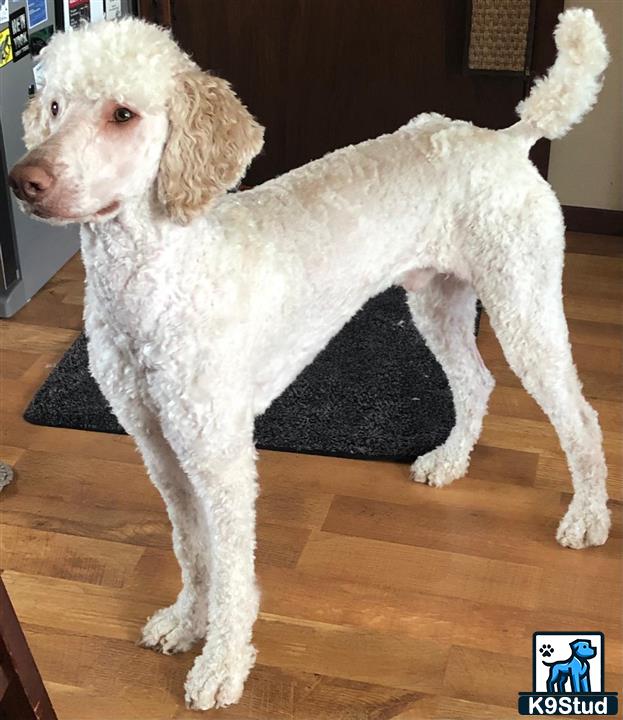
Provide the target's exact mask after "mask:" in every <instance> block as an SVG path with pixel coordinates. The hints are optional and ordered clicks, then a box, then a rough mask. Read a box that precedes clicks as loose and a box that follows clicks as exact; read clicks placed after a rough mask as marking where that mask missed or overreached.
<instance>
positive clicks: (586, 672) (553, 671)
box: [517, 630, 619, 717]
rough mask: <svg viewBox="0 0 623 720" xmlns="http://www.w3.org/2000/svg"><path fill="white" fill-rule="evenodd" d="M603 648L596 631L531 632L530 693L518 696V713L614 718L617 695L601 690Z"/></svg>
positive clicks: (603, 664) (603, 641) (599, 633)
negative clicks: (606, 716) (607, 716)
mask: <svg viewBox="0 0 623 720" xmlns="http://www.w3.org/2000/svg"><path fill="white" fill-rule="evenodd" d="M604 648H605V638H604V634H603V633H601V632H597V631H591V630H589V631H579V630H578V631H576V632H561V631H556V630H550V631H547V632H535V633H534V635H533V637H532V691H531V692H520V693H519V698H518V700H517V710H518V711H519V714H520V715H574V716H576V717H577V716H592V717H594V716H598V715H610V716H612V715H617V714H618V705H619V701H618V696H617V693H616V692H606V691H605V690H604V670H605V661H604ZM569 649H570V650H569ZM558 658H566V660H561V659H558Z"/></svg>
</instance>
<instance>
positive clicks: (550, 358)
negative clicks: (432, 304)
mask: <svg viewBox="0 0 623 720" xmlns="http://www.w3.org/2000/svg"><path fill="white" fill-rule="evenodd" d="M555 240H556V239H554V240H553V241H552V242H549V243H544V244H543V252H541V253H539V262H538V263H535V262H534V257H533V256H527V255H526V256H523V257H518V258H517V261H516V262H515V263H513V262H507V263H505V266H504V268H503V269H502V270H501V271H499V272H497V273H493V274H491V275H489V276H483V277H481V279H480V280H479V282H478V283H477V286H478V289H479V291H480V296H481V297H482V300H483V303H484V305H485V307H486V308H487V313H488V315H489V318H490V321H491V325H492V327H493V329H494V331H495V333H496V335H497V337H498V339H499V341H500V344H501V345H502V349H503V351H504V355H505V356H506V359H507V361H508V364H509V365H510V367H511V368H512V369H513V371H514V372H515V373H516V374H517V375H518V377H519V378H520V379H521V381H522V383H523V385H524V387H525V388H526V390H527V391H528V392H529V393H530V394H531V395H532V397H534V399H535V400H536V401H537V402H538V403H539V405H540V406H541V408H542V409H543V411H544V412H545V413H546V415H547V416H548V417H549V419H550V420H551V422H552V425H553V426H554V428H555V429H556V432H557V433H558V437H559V439H560V444H561V446H562V449H563V450H564V452H565V454H566V456H567V462H568V465H569V469H570V471H571V477H572V480H573V488H574V496H573V499H572V501H571V504H570V506H569V509H568V511H567V513H566V515H565V516H564V518H563V519H562V521H561V523H560V526H559V528H558V534H557V539H558V541H559V542H560V544H561V545H566V546H568V547H573V548H582V547H587V546H589V545H602V544H603V543H604V542H605V541H606V539H607V537H608V530H609V527H610V516H609V512H608V509H607V507H606V502H607V499H608V496H607V493H606V475H607V470H606V462H605V459H604V454H603V449H602V435H601V429H600V427H599V423H598V420H597V413H596V412H595V411H594V410H593V408H592V407H591V406H590V405H589V404H588V402H587V401H586V400H585V398H584V396H583V395H582V387H581V384H580V381H579V379H578V375H577V371H576V368H575V365H574V363H573V358H572V356H571V347H570V345H569V338H568V330H567V322H566V319H565V316H564V309H563V303H562V287H561V277H562V248H561V249H560V252H559V253H557V252H556V248H557V247H558V246H559V245H560V243H556V242H555ZM511 270H514V271H513V272H511Z"/></svg>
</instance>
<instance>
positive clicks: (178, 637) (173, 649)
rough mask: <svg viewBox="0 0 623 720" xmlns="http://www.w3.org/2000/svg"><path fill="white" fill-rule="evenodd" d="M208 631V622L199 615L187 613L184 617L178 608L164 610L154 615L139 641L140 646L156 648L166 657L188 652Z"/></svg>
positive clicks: (173, 606) (174, 606) (172, 606)
mask: <svg viewBox="0 0 623 720" xmlns="http://www.w3.org/2000/svg"><path fill="white" fill-rule="evenodd" d="M206 631H207V622H206V621H205V619H203V618H201V617H198V613H191V614H190V615H189V614H188V613H186V617H182V613H180V612H179V610H178V609H177V606H176V605H175V604H174V605H171V606H170V607H166V608H162V609H161V610H158V612H156V613H155V614H154V615H152V616H151V617H150V618H149V620H148V621H147V623H146V624H145V627H144V628H143V634H142V637H141V639H140V640H139V645H142V646H143V647H147V648H154V650H158V651H159V652H161V653H164V655H171V654H172V653H178V652H186V650H190V648H191V647H192V646H193V645H194V644H195V643H196V642H197V641H198V640H201V639H202V638H204V637H205V635H206Z"/></svg>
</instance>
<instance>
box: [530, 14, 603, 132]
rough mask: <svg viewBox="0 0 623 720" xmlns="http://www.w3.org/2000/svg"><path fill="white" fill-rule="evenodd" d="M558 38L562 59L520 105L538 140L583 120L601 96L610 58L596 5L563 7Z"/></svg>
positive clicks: (539, 81) (559, 59)
mask: <svg viewBox="0 0 623 720" xmlns="http://www.w3.org/2000/svg"><path fill="white" fill-rule="evenodd" d="M554 39H555V41H556V47H557V49H558V57H557V59H556V62H555V63H554V65H553V66H552V67H551V68H550V70H549V72H548V74H547V76H546V77H544V78H540V79H538V80H537V81H536V82H535V84H534V86H533V87H532V91H531V93H530V95H529V96H528V97H527V98H526V99H525V100H522V101H521V102H520V103H519V105H518V106H517V113H518V115H519V117H520V118H521V122H520V123H519V125H520V126H521V129H522V131H523V132H524V134H525V135H527V136H531V140H532V141H533V142H535V141H536V140H538V138H540V137H546V138H548V139H550V140H553V139H554V138H559V137H562V136H563V135H565V134H566V133H567V132H568V131H569V129H570V128H571V126H572V125H575V124H576V123H578V122H580V120H581V119H582V118H583V117H584V115H586V113H587V112H588V111H589V110H590V109H591V108H592V107H593V105H594V104H595V101H596V100H597V95H598V93H599V90H600V89H601V79H600V76H601V74H602V73H603V71H604V70H605V69H606V66H607V65H608V61H609V60H610V55H609V54H608V48H607V47H606V40H605V37H604V33H603V31H602V29H601V27H600V26H599V23H598V22H597V21H596V20H595V17H594V16H593V12H592V11H591V10H586V9H583V8H573V9H570V10H567V11H565V12H564V13H562V14H561V15H560V16H559V23H558V26H557V27H556V30H555V31H554Z"/></svg>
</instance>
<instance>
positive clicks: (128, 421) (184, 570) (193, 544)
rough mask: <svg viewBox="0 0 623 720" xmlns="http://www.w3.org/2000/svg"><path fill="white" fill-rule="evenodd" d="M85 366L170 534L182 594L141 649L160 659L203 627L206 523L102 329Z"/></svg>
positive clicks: (123, 354)
mask: <svg viewBox="0 0 623 720" xmlns="http://www.w3.org/2000/svg"><path fill="white" fill-rule="evenodd" d="M89 366H90V369H91V373H92V375H93V376H94V378H95V379H96V380H97V382H98V385H99V387H100V389H101V390H102V393H103V394H104V396H105V397H106V399H107V400H108V402H109V404H110V406H111V408H112V410H113V412H114V413H115V415H116V417H117V419H118V420H119V422H120V423H121V424H122V425H123V427H124V428H125V430H126V431H127V432H128V433H129V434H130V435H131V436H132V437H133V439H134V441H135V443H136V446H137V449H138V450H139V452H140V453H141V455H142V457H143V461H144V463H145V466H146V468H147V472H148V473H149V477H150V479H151V481H152V483H153V484H154V485H155V486H156V488H157V489H158V491H159V492H160V495H161V496H162V499H163V500H164V503H165V507H166V510H167V513H168V515H169V519H170V521H171V526H172V530H173V550H174V552H175V556H176V558H177V561H178V563H179V565H180V570H181V574H182V589H181V591H180V593H179V595H178V597H177V599H176V601H175V602H174V603H173V604H172V605H171V606H169V607H166V608H162V609H161V610H158V612H156V613H155V614H154V615H153V616H152V617H151V618H150V619H149V620H148V622H147V624H146V625H145V627H144V628H143V632H142V637H141V640H140V642H141V644H142V645H144V646H145V647H150V648H154V649H156V650H159V651H161V652H163V653H165V654H169V653H174V652H183V651H185V650H188V649H189V648H190V647H191V646H192V645H193V644H194V643H195V642H196V641H198V640H200V639H202V638H204V637H205V633H206V627H207V593H208V590H207V587H208V571H209V563H208V558H207V555H208V550H207V537H206V535H207V532H206V530H205V519H204V516H203V513H202V511H201V509H200V507H199V502H198V499H197V496H196V493H195V490H194V487H193V485H192V483H191V482H190V481H189V479H188V477H187V476H186V475H185V473H184V472H183V470H182V468H181V467H180V463H179V462H178V459H177V458H176V456H175V454H174V452H173V450H172V449H171V446H170V445H169V443H168V442H167V440H166V439H165V437H164V435H163V432H162V429H161V426H160V422H159V420H158V417H157V413H155V412H154V409H153V408H152V407H150V405H151V401H150V398H149V394H148V392H147V389H146V387H145V380H144V377H143V375H142V374H141V372H140V370H139V369H138V368H137V367H136V365H135V363H134V362H133V359H132V358H131V356H130V355H129V352H128V350H127V348H123V347H119V345H118V344H117V343H116V342H115V339H114V336H113V335H112V333H110V332H109V331H108V330H107V328H106V327H105V326H103V325H97V324H95V323H91V327H90V340H89Z"/></svg>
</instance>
